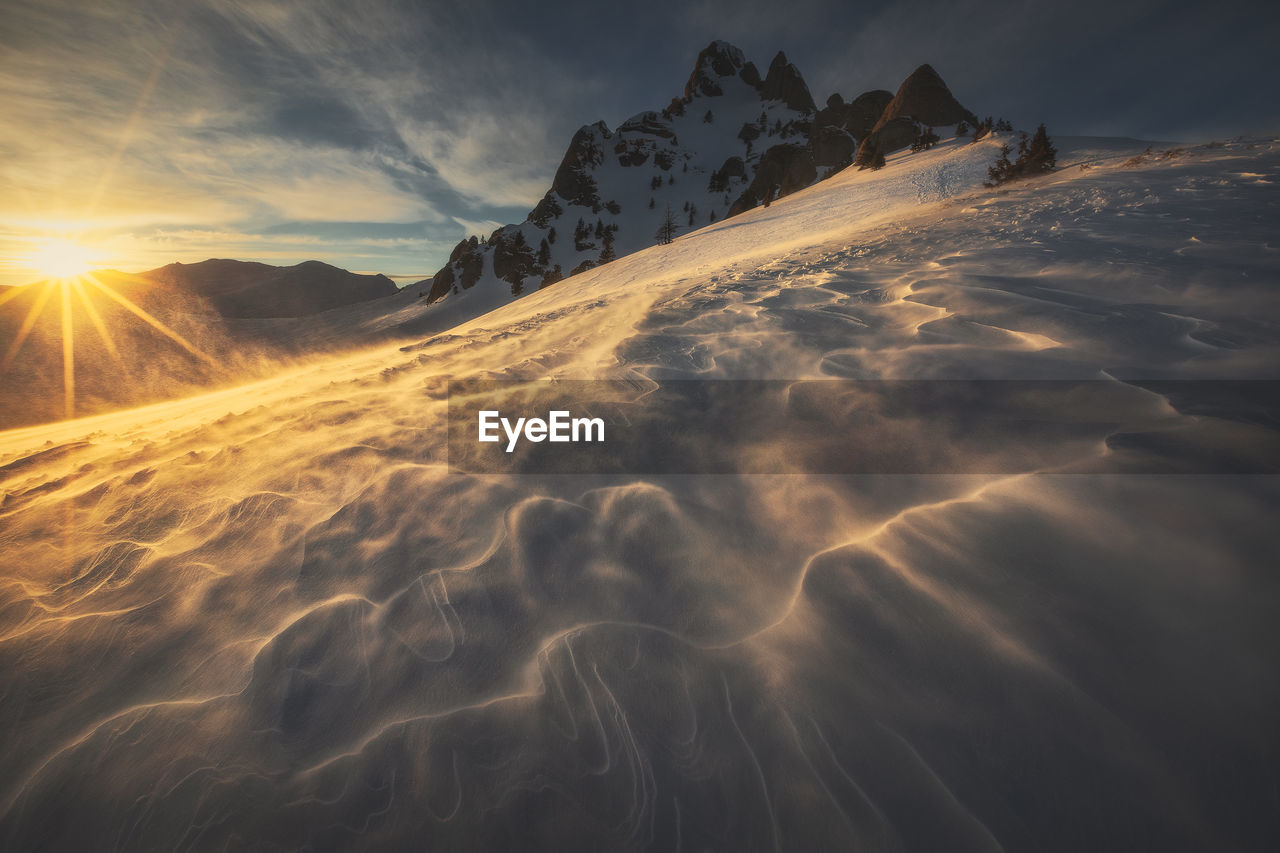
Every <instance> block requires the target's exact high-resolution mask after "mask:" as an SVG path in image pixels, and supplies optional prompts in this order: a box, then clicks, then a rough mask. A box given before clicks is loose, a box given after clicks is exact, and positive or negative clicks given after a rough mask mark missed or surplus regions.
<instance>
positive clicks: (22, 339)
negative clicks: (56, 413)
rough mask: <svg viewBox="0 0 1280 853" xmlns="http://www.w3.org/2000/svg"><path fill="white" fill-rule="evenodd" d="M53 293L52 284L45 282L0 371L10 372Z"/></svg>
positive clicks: (0, 364)
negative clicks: (10, 366) (10, 367)
mask: <svg viewBox="0 0 1280 853" xmlns="http://www.w3.org/2000/svg"><path fill="white" fill-rule="evenodd" d="M52 293H53V286H52V283H51V282H45V283H44V284H43V285H41V290H40V295H39V296H37V297H36V301H35V304H34V305H32V306H31V310H30V311H28V312H27V317H26V319H25V320H23V321H22V326H21V327H20V328H19V329H18V334H17V336H15V337H14V339H13V343H12V344H10V345H9V349H8V351H7V352H5V354H4V360H3V361H0V370H8V369H9V365H11V364H13V360H14V359H15V358H17V356H18V351H19V350H21V349H22V345H23V344H24V343H26V340H27V336H28V335H30V334H31V330H32V329H33V328H35V325H36V321H37V320H39V319H40V313H41V312H42V311H44V304H45V303H46V302H48V301H49V296H50V295H51V294H52Z"/></svg>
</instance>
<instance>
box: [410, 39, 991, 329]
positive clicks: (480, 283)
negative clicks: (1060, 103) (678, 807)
mask: <svg viewBox="0 0 1280 853" xmlns="http://www.w3.org/2000/svg"><path fill="white" fill-rule="evenodd" d="M891 108H892V110H893V111H896V112H895V114H894V115H889V112H890V111H891ZM910 111H914V112H910ZM899 113H900V115H899ZM917 113H918V114H919V115H920V116H924V117H925V119H928V120H937V121H940V120H941V119H946V122H950V123H954V122H955V121H958V120H959V119H958V118H954V116H957V115H959V116H967V115H968V112H967V111H966V110H964V108H963V107H960V105H959V104H957V103H956V102H955V99H954V98H952V97H951V94H950V92H949V91H947V88H946V86H945V85H944V84H943V83H942V81H941V80H940V79H938V77H937V74H936V73H934V72H933V70H932V69H931V68H929V67H928V66H922V67H921V68H920V69H917V71H916V72H915V73H913V74H912V75H911V77H909V78H908V79H907V81H906V82H904V83H903V85H902V87H900V88H899V90H898V94H897V95H896V96H895V95H893V94H891V93H889V92H887V91H885V90H881V89H877V90H874V91H870V92H866V93H864V94H862V95H859V96H858V97H857V98H855V99H854V100H853V101H851V102H848V103H846V102H845V100H844V99H843V98H841V97H840V96H839V95H833V96H832V97H831V98H829V99H827V101H826V106H825V107H823V109H821V110H817V109H815V105H814V100H813V97H812V95H811V94H810V92H809V88H808V86H806V85H805V82H804V78H803V77H802V76H801V74H800V71H799V70H798V69H797V68H796V66H795V65H794V64H792V63H791V62H789V61H788V60H787V57H786V56H785V55H784V54H782V53H778V54H777V55H776V56H775V57H774V58H773V61H772V62H771V63H770V65H769V70H768V73H767V74H766V75H765V76H764V78H763V79H761V76H760V74H759V72H758V71H757V70H756V67H755V66H754V65H753V64H752V63H750V62H748V61H747V60H746V58H745V57H744V56H743V54H742V51H740V50H738V48H736V47H734V46H733V45H731V44H728V43H727V42H723V41H716V42H712V43H711V44H709V45H707V47H706V48H704V49H703V50H702V51H701V52H699V54H698V57H697V60H696V62H695V63H694V68H693V71H692V73H691V74H690V75H689V80H688V83H687V84H686V85H685V88H684V94H683V96H682V97H677V98H674V99H673V100H672V101H671V102H670V103H669V104H668V105H667V106H666V107H665V108H664V109H662V110H660V111H647V112H642V113H639V114H638V115H635V116H633V117H631V118H629V119H628V120H626V121H624V122H623V123H622V124H620V125H619V126H618V127H617V129H616V130H612V131H611V130H610V129H609V128H608V127H607V126H606V125H605V124H604V123H603V122H597V123H595V124H592V125H587V126H584V127H582V128H581V129H579V130H578V132H577V133H575V134H574V136H573V139H572V141H571V142H570V144H569V147H568V150H567V151H566V152H565V155H564V158H563V160H562V161H561V163H560V166H559V168H558V169H557V170H556V173H555V177H554V179H553V181H552V184H551V188H550V190H548V192H547V193H546V195H545V196H543V198H542V199H541V200H540V201H539V202H538V203H537V205H536V206H535V207H534V208H533V210H532V211H530V213H529V216H528V218H527V219H526V220H525V221H524V222H523V223H520V224H518V225H507V226H504V227H502V228H500V229H498V230H497V231H495V232H494V233H493V234H492V235H490V236H489V237H488V239H487V240H484V241H478V240H476V239H475V238H471V239H469V240H463V241H462V242H461V243H459V244H458V246H457V248H455V249H454V252H453V254H452V255H451V256H450V258H449V263H448V265H447V267H446V268H445V269H442V270H440V272H438V273H437V274H436V275H435V277H434V278H433V279H432V281H431V286H430V292H429V293H428V294H427V299H428V300H429V301H432V302H434V301H436V300H439V299H444V298H450V297H451V296H453V295H455V294H456V295H463V294H466V292H467V291H468V290H469V289H470V288H473V287H477V288H478V290H479V291H482V292H484V293H486V294H489V296H495V295H496V294H499V293H501V294H502V295H503V297H504V298H505V297H506V294H513V295H519V294H521V293H525V292H530V291H532V290H535V289H537V288H538V287H545V286H548V285H553V284H554V283H555V282H556V281H559V280H560V278H561V277H562V276H563V275H564V274H565V273H564V272H562V271H565V270H567V271H569V272H568V275H574V274H577V273H580V272H583V271H585V270H588V269H593V268H594V267H597V266H599V265H600V264H604V263H608V262H609V261H611V260H613V259H614V258H616V257H619V256H621V255H626V254H629V253H631V252H634V251H637V250H639V249H643V248H646V247H648V246H650V245H652V244H653V242H654V234H655V233H656V231H657V228H658V226H659V224H660V222H661V220H662V217H663V215H664V213H665V211H666V209H667V208H670V209H671V210H672V211H673V212H674V213H675V215H676V217H677V219H678V221H679V224H680V231H681V232H683V231H686V230H691V229H695V228H700V227H703V226H705V225H707V224H709V223H711V222H716V221H719V220H721V219H723V218H724V217H725V216H726V215H733V214H735V213H739V212H741V211H744V210H749V209H750V208H752V207H755V206H757V205H760V204H763V203H766V202H769V203H771V202H772V201H773V200H775V199H778V198H782V197H783V196H785V195H787V194H789V193H792V192H795V191H796V190H798V189H802V188H804V187H806V186H809V185H810V184H812V183H813V182H814V181H816V180H819V179H821V178H824V177H826V176H828V175H830V174H832V173H834V172H836V171H837V170H839V169H842V168H844V167H846V166H848V165H849V164H850V163H852V162H853V161H854V159H855V154H856V152H857V151H858V149H859V145H860V144H862V143H865V142H866V140H867V139H868V138H869V137H871V136H872V135H873V129H874V128H877V127H879V130H878V131H876V132H877V133H879V134H881V135H882V136H883V139H882V140H881V143H882V144H892V146H893V148H897V147H902V146H905V145H908V144H910V142H911V140H912V138H913V137H914V128H915V121H917V120H923V119H920V118H919V116H917ZM886 116H888V118H886ZM888 150H893V149H892V148H890V149H888ZM557 234H558V235H559V239H557ZM499 288H501V290H499ZM468 298H469V297H468ZM495 298H496V297H495ZM495 298H489V297H486V298H485V299H484V300H478V301H477V305H481V304H482V305H483V310H489V308H491V307H493V306H494V304H495Z"/></svg>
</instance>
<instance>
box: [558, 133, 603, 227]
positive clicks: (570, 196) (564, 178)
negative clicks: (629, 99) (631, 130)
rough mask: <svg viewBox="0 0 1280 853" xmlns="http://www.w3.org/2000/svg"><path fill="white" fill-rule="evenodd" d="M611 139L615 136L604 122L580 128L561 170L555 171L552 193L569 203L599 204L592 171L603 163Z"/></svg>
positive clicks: (571, 143)
mask: <svg viewBox="0 0 1280 853" xmlns="http://www.w3.org/2000/svg"><path fill="white" fill-rule="evenodd" d="M612 138H613V134H612V133H610V132H609V128H608V127H607V126H606V125H605V123H604V122H602V121H598V122H596V123H595V124H591V125H586V126H584V127H581V128H579V129H578V132H577V133H575V134H574V135H573V141H572V142H570V143H569V150H568V151H566V152H565V155H564V159H563V160H561V161H560V168H559V169H556V176H555V178H554V179H553V180H552V181H551V192H553V193H555V194H556V195H558V196H560V198H562V199H564V200H565V201H567V202H569V203H570V204H578V205H583V206H586V207H593V206H595V205H597V204H599V202H600V196H599V195H598V194H597V192H596V182H595V179H594V178H593V177H592V175H591V172H592V170H593V169H594V168H595V167H596V166H599V165H600V164H601V163H602V162H604V151H605V143H606V142H607V141H608V140H609V139H612Z"/></svg>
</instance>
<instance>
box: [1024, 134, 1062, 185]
mask: <svg viewBox="0 0 1280 853" xmlns="http://www.w3.org/2000/svg"><path fill="white" fill-rule="evenodd" d="M1018 159H1019V160H1022V159H1023V158H1022V157H1019V158H1018ZM1025 159H1026V162H1025V163H1024V164H1023V172H1024V173H1025V174H1028V175H1039V174H1042V173H1044V172H1049V171H1052V170H1053V168H1054V167H1055V166H1057V165H1058V149H1057V148H1054V147H1053V142H1052V141H1050V139H1049V132H1048V131H1047V130H1045V129H1044V125H1043V124H1042V125H1040V126H1039V127H1037V128H1036V132H1035V135H1034V136H1032V137H1031V143H1030V144H1029V145H1028V146H1027V153H1026V155H1025Z"/></svg>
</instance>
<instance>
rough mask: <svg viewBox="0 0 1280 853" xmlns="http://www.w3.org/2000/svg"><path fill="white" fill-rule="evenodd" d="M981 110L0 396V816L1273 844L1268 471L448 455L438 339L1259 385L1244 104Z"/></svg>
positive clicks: (1263, 267)
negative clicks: (1168, 116)
mask: <svg viewBox="0 0 1280 853" xmlns="http://www.w3.org/2000/svg"><path fill="white" fill-rule="evenodd" d="M998 143H999V140H995V141H989V142H985V143H979V144H976V145H961V144H958V143H948V144H945V145H942V146H939V147H938V148H937V149H935V150H933V151H930V152H926V153H924V154H918V155H901V156H897V157H894V158H891V159H890V161H889V165H888V166H887V167H886V168H885V169H883V170H881V171H878V172H857V171H848V172H846V173H843V174H841V175H838V176H836V177H833V178H832V179H830V180H828V181H826V182H824V183H821V184H819V185H816V186H814V187H811V188H809V189H807V190H804V191H802V192H799V193H796V194H795V195H793V196H789V197H787V198H785V199H783V200H781V201H779V202H776V203H774V204H773V205H771V206H770V207H768V208H759V209H756V210H754V211H750V212H748V213H746V214H743V215H742V216H739V217H736V218H734V219H732V220H729V221H726V222H722V223H718V224H716V225H714V226H712V227H709V228H704V229H702V230H701V231H698V232H696V233H693V234H690V235H687V236H684V237H682V238H680V239H678V240H677V241H676V242H675V243H673V244H672V245H670V246H664V247H654V248H652V249H648V250H645V251H642V252H639V253H637V254H635V255H631V256H628V257H625V258H622V259H620V260H618V261H616V262H614V263H612V264H610V265H608V266H606V267H603V268H601V269H599V270H594V271H591V272H588V273H585V274H582V275H579V276H575V277H573V278H571V279H569V280H567V281H565V282H562V283H561V284H558V285H555V286H553V287H551V288H549V289H547V290H545V291H542V292H539V293H537V294H533V295H531V296H529V297H526V298H523V299H520V300H518V301H516V302H512V303H510V304H507V305H504V306H503V307H501V308H500V309H499V310H496V311H494V312H492V313H490V314H487V315H485V316H481V317H478V318H475V319H473V320H470V321H469V322H467V323H465V324H464V325H462V326H459V327H457V328H454V329H450V330H448V331H443V332H441V333H439V334H436V335H435V336H434V337H429V338H425V339H422V340H420V341H418V342H416V343H413V344H410V345H406V346H380V347H378V348H374V349H370V350H368V351H365V352H361V353H358V354H355V355H346V356H343V357H341V358H329V359H325V360H323V361H318V362H316V363H314V364H311V365H307V366H304V367H300V368H297V369H295V370H292V371H291V372H290V373H289V374H287V375H282V376H279V377H277V378H274V379H269V380H266V381H262V382H259V383H257V384H255V385H253V386H247V387H244V388H240V389H233V390H229V391H222V392H218V393H216V394H210V395H207V396H204V397H200V398H195V399H191V400H184V401H176V402H170V403H164V404H160V405H157V406H151V407H148V408H145V409H138V410H134V411H131V412H121V413H115V414H111V415H105V416H101V417H96V418H92V419H86V420H82V421H76V422H69V423H63V424H58V425H53V426H50V427H44V428H40V429H38V430H16V431H11V432H8V433H3V434H0V466H3V468H0V471H2V473H3V477H4V499H3V503H2V504H0V554H2V555H3V560H2V561H0V563H2V565H3V570H2V571H0V575H2V577H0V731H3V732H4V734H3V736H2V737H0V766H3V768H4V773H3V774H2V775H0V780H2V781H0V845H2V846H4V847H5V849H14V850H19V849H86V848H90V849H130V850H132V849H225V848H232V849H246V848H247V849H257V848H263V849H265V848H273V849H274V848H284V849H301V848H311V849H351V848H360V849H403V848H404V847H405V846H409V845H411V846H418V847H424V848H427V849H458V850H481V849H521V850H525V849H546V850H573V849H584V850H587V849H628V848H650V849H661V850H703V849H724V850H757V849H759V850H844V849H863V848H865V849H912V850H937V849H947V850H960V849H999V848H1004V849H1010V850H1023V849H1036V848H1040V849H1058V850H1082V849H1091V850H1094V849H1117V850H1132V849H1162V850H1170V849H1257V850H1265V849H1274V847H1275V845H1276V842H1277V839H1280V823H1278V819H1277V816H1276V809H1275V790H1276V775H1275V772H1276V771H1275V768H1276V766H1277V759H1278V758H1280V749H1278V747H1280V744H1278V743H1277V740H1278V738H1277V734H1276V732H1277V727H1276V726H1275V721H1276V719H1277V716H1278V714H1277V712H1278V711H1280V701H1278V699H1280V697H1278V696H1277V693H1278V690H1280V688H1278V687H1277V684H1276V681H1275V678H1274V673H1275V665H1276V658H1275V651H1274V650H1275V649H1277V648H1280V628H1277V624H1278V623H1277V621H1276V619H1275V615H1276V613H1277V604H1280V601H1278V595H1277V584H1276V579H1275V576H1274V565H1273V563H1274V556H1273V555H1274V554H1275V553H1276V552H1277V550H1278V549H1280V538H1278V537H1280V534H1277V532H1276V529H1275V525H1274V513H1275V507H1276V506H1277V498H1278V497H1280V494H1278V489H1277V484H1276V481H1275V478H1274V477H1272V476H1244V475H1237V476H1194V477H1183V476H1176V475H1164V476H1148V475H1122V474H1111V475H1091V476H1083V475H1073V474H1062V473H1047V472H1037V471H1035V470H1027V471H1023V472H1021V473H1017V474H1015V475H1010V476H999V477H994V476H991V477H987V476H982V477H979V476H965V477H939V476H932V477H930V476H880V477H822V476H742V477H735V476H717V477H665V478H628V477H603V476H601V477H592V476H574V477H568V476H560V477H533V476H525V477H496V476H489V477H471V476H465V475H460V474H450V473H449V472H448V470H447V468H446V466H445V459H444V438H445V429H444V420H443V418H444V408H445V404H444V391H445V385H444V380H445V378H446V377H462V376H517V377H546V376H557V377H577V378H626V377H635V376H643V377H648V378H649V379H656V380H658V381H664V380H666V379H669V378H692V377H697V378H765V377H768V378H782V379H800V378H822V377H833V376H837V377H853V378H886V377H894V378H953V377H966V378H968V377H978V378H983V377H985V378H1051V379H1052V378H1073V379H1091V378H1097V379H1108V378H1111V377H1115V378H1119V379H1123V380H1128V381H1136V380H1140V379H1155V378H1170V377H1172V378H1196V379H1226V378H1233V379H1239V378H1255V379H1257V378H1267V379H1275V378H1277V376H1276V365H1277V364H1280V358H1277V356H1280V351H1278V348H1277V347H1278V344H1280V329H1278V328H1277V325H1276V322H1277V317H1280V312H1278V311H1277V300H1278V299H1280V296H1278V293H1280V291H1277V284H1280V276H1278V272H1280V255H1278V254H1277V250H1278V249H1280V246H1278V244H1277V241H1276V227H1275V226H1276V223H1277V215H1276V214H1277V202H1278V200H1280V196H1278V195H1277V185H1278V182H1280V144H1277V143H1276V142H1274V141H1266V142H1258V143H1247V142H1240V143H1232V144H1229V145H1226V146H1224V147H1216V148H1205V147H1199V148H1192V149H1187V150H1186V151H1184V152H1183V153H1182V154H1181V155H1180V156H1177V157H1172V158H1169V159H1164V160H1151V161H1146V162H1144V163H1142V164H1140V165H1138V166H1136V167H1125V166H1122V165H1121V163H1122V161H1123V159H1124V158H1125V157H1128V156H1130V155H1131V154H1133V153H1135V149H1122V150H1110V151H1108V150H1106V145H1105V144H1103V143H1096V142H1090V141H1079V142H1069V141H1063V142H1061V143H1060V144H1061V147H1062V149H1063V151H1062V154H1061V156H1060V162H1061V163H1063V164H1072V165H1070V166H1069V167H1068V168H1064V169H1063V170H1062V171H1060V172H1058V173H1056V174H1054V175H1051V176H1048V177H1046V178H1043V179H1039V180H1036V181H1033V182H1030V183H1027V184H1025V185H1014V186H1012V187H1010V188H1008V189H1007V190H1003V189H1002V190H998V191H997V190H987V189H983V188H981V186H980V183H981V180H982V178H983V177H985V170H986V166H987V165H988V164H989V163H990V161H991V159H992V158H993V157H994V154H995V146H997V145H998ZM1139 150H1140V149H1139ZM1082 163H1084V164H1087V165H1089V168H1087V169H1082V168H1081V166H1080V164H1082ZM442 307H447V306H442ZM415 310H416V309H412V308H407V309H405V311H404V312H402V314H401V316H399V317H397V318H394V320H392V321H390V322H394V323H400V324H412V323H413V322H415V321H416V319H417V318H418V317H419V315H418V314H415V313H414V312H415ZM352 316H353V317H355V318H357V319H356V320H353V321H352V322H353V323H355V322H365V320H360V319H359V318H360V317H362V316H365V315H360V314H359V313H358V312H356V313H353V315H352ZM409 327H411V325H410V326H409ZM1134 393H1135V394H1142V395H1149V394H1150V392H1147V391H1143V390H1141V389H1138V388H1135V389H1134ZM1160 405H1161V406H1163V407H1165V408H1166V409H1167V410H1169V411H1171V412H1174V410H1176V408H1177V407H1176V405H1172V404H1170V403H1168V402H1167V401H1160ZM1175 414H1176V412H1175ZM1179 417H1182V418H1183V419H1184V420H1185V421H1186V422H1187V423H1188V425H1190V426H1194V425H1196V424H1203V423H1204V422H1206V421H1219V420H1220V421H1222V422H1223V423H1227V422H1228V421H1229V420H1230V417H1232V415H1231V413H1214V412H1209V413H1208V414H1205V413H1199V414H1195V415H1191V414H1188V415H1183V416H1179ZM1273 427H1274V424H1271V428H1273ZM1224 428H1225V427H1224ZM1239 428H1241V429H1245V428H1248V429H1265V428H1267V426H1266V424H1265V423H1263V425H1262V426H1259V425H1258V424H1257V423H1253V424H1252V425H1249V424H1246V425H1245V426H1241V427H1239ZM1108 438H1109V434H1108V433H1107V432H1106V431H1105V429H1104V431H1102V432H1100V433H1099V435H1098V441H1097V445H1096V453H1097V454H1099V455H1100V456H1106V455H1108V454H1112V455H1114V454H1121V455H1122V454H1123V451H1121V450H1118V449H1117V446H1116V445H1109V444H1108ZM997 450H998V449H997ZM1151 452H1156V453H1158V452H1159V450H1158V448H1157V449H1156V450H1154V451H1151Z"/></svg>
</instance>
